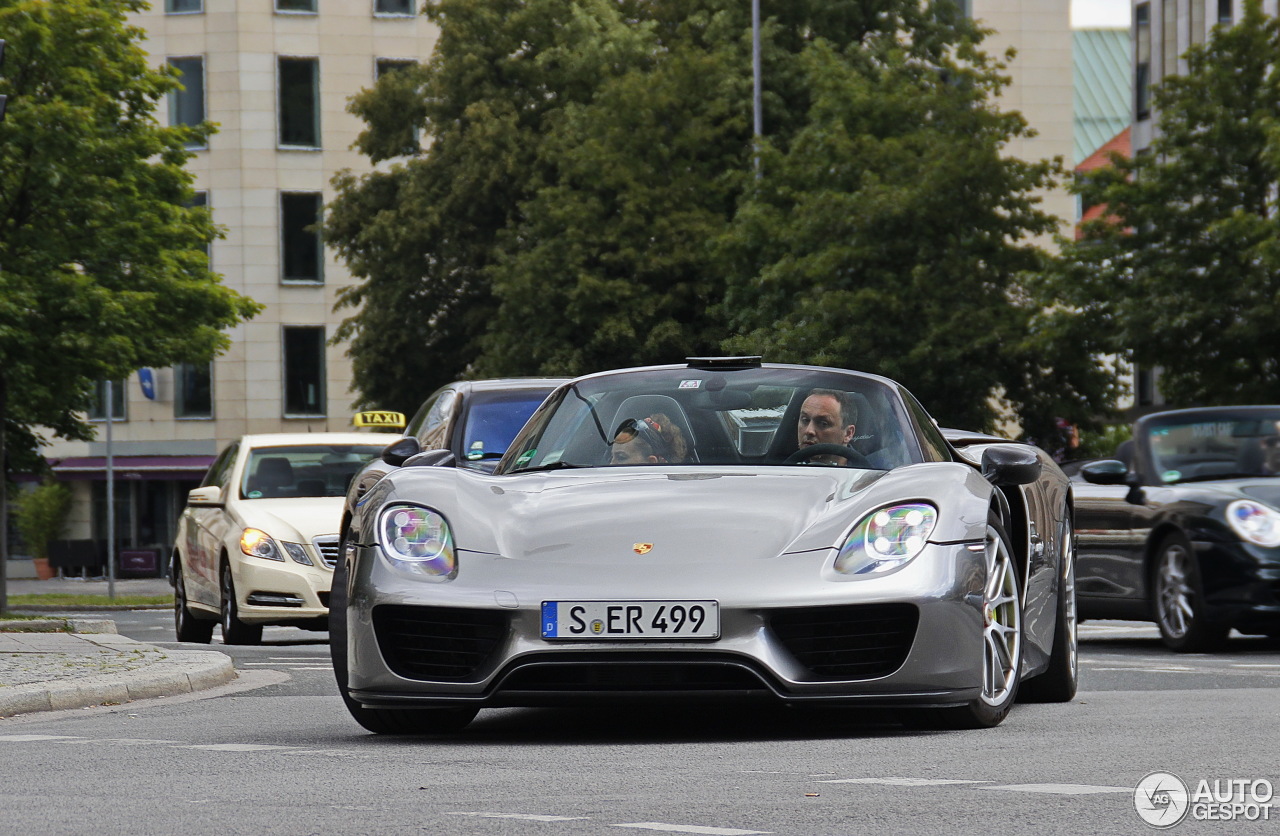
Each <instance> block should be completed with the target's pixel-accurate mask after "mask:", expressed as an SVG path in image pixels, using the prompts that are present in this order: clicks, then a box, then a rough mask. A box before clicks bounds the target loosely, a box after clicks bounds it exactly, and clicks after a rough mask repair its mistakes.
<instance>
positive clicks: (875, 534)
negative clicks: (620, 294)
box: [330, 357, 1076, 734]
mask: <svg viewBox="0 0 1280 836" xmlns="http://www.w3.org/2000/svg"><path fill="white" fill-rule="evenodd" d="M452 463H453V458H452V457H449V456H440V455H438V451H437V452H428V453H423V454H420V455H419V456H416V457H413V458H410V459H408V460H407V461H404V462H403V464H402V466H399V467H395V468H392V469H391V470H390V471H389V472H388V473H387V475H386V476H385V477H383V478H382V479H381V480H380V481H378V482H377V483H376V484H374V485H373V486H371V487H370V486H367V485H366V486H363V490H361V489H360V488H355V487H353V489H352V490H351V492H350V493H349V494H348V497H347V505H346V510H345V512H344V517H343V522H342V534H341V538H342V540H341V543H342V545H341V554H340V559H339V561H338V567H337V569H336V575H335V580H334V587H333V597H332V601H331V624H330V631H331V642H332V650H333V660H334V668H335V673H336V676H337V679H338V685H339V687H340V690H341V692H342V696H343V699H344V700H345V702H346V704H347V707H348V709H349V710H350V712H351V714H352V716H353V717H354V718H355V719H356V721H357V722H359V723H360V724H361V725H362V726H364V727H365V728H367V729H369V730H371V731H374V732H378V733H386V734H425V733H436V732H448V731H456V730H458V729H461V728H462V727H463V726H465V725H466V724H467V723H469V722H470V721H471V720H472V719H473V718H474V717H475V715H476V713H477V712H478V711H479V709H481V708H486V707H496V706H534V705H571V704H583V703H600V702H604V701H609V700H614V701H619V700H640V701H645V702H654V701H659V700H685V701H688V700H703V701H707V700H711V701H716V700H719V701H729V700H765V701H774V702H777V703H789V704H797V705H800V704H853V705H867V706H894V707H904V708H909V709H912V711H911V712H910V713H909V714H908V715H906V716H909V717H911V718H914V719H915V720H917V721H920V720H923V721H924V722H925V723H927V724H929V725H936V726H939V727H948V728H978V727H989V726H994V725H996V724H998V723H1000V722H1001V721H1002V720H1003V719H1004V718H1005V716H1006V715H1007V714H1008V713H1009V710H1010V709H1011V707H1012V705H1013V703H1014V701H1015V700H1016V699H1017V698H1018V696H1019V694H1021V697H1022V698H1023V699H1024V700H1025V699H1039V700H1043V701H1066V700H1070V699H1071V698H1072V697H1073V696H1074V695H1075V690H1076V622H1075V596H1074V575H1073V550H1074V546H1073V540H1072V516H1071V502H1072V499H1071V485H1070V483H1069V482H1068V480H1067V479H1066V477H1065V476H1064V475H1063V474H1062V472H1061V471H1060V470H1059V469H1058V468H1057V466H1056V465H1054V464H1053V462H1052V461H1051V460H1050V459H1049V458H1047V457H1046V456H1045V455H1044V454H1043V453H1042V452H1040V451H1039V450H1037V449H1035V448H1033V447H1030V446H1027V445H1021V444H1016V443H1014V442H1009V441H1005V440H1003V439H999V438H995V437H992V436H986V435H978V434H967V433H960V432H953V431H948V432H947V433H945V434H944V432H943V431H940V430H939V429H938V428H937V426H936V424H935V422H934V420H933V419H932V418H930V417H929V415H928V413H926V412H925V410H924V409H923V408H922V407H921V406H920V404H919V403H918V402H917V401H916V400H915V398H913V397H912V396H911V394H910V393H908V392H907V391H906V390H905V389H904V388H902V387H901V386H900V385H898V384H897V383H894V382H893V381H891V380H887V379H885V378H881V377H875V376H872V375H867V374H859V373H855V372H850V371H845V370H841V369H830V368H818V367H810V366H787V365H774V364H762V363H761V362H760V360H759V358H750V357H733V358H694V359H690V361H689V362H688V363H687V364H682V365H672V366H662V367H652V368H639V369H626V370H621V371H611V372H604V373H600V374H593V375H589V376H586V377H582V378H578V379H577V380H574V381H571V382H569V383H567V384H565V385H563V386H561V387H559V388H558V389H557V390H556V391H555V392H554V393H552V395H551V396H550V397H549V398H548V399H547V401H546V402H545V403H544V404H543V405H542V406H541V407H540V408H539V409H538V410H537V411H536V412H535V413H534V414H533V416H532V417H531V418H530V419H529V423H528V424H526V425H525V427H524V429H523V430H522V431H521V432H520V434H519V435H518V436H517V437H516V439H515V440H514V441H513V442H512V445H511V447H510V449H509V450H508V451H507V453H506V455H505V456H504V457H503V458H502V460H501V461H500V462H499V464H498V467H497V469H496V470H495V471H494V472H493V473H492V474H488V473H483V472H480V471H477V470H473V469H468V468H460V467H454V466H452Z"/></svg>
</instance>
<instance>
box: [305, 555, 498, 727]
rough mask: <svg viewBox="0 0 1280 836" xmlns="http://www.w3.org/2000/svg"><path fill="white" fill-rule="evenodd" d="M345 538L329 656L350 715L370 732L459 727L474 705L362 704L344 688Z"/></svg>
mask: <svg viewBox="0 0 1280 836" xmlns="http://www.w3.org/2000/svg"><path fill="white" fill-rule="evenodd" d="M349 560H350V557H349V555H348V554H347V538H346V534H345V533H344V534H343V537H342V540H341V541H339V544H338V563H337V565H336V566H335V567H334V569H333V586H332V588H331V590H330V592H329V656H330V657H331V658H332V659H333V677H334V679H335V680H336V681H337V683H338V693H339V694H341V695H342V702H343V704H344V705H346V707H347V711H348V712H349V713H350V714H351V717H352V719H354V720H355V721H356V722H357V723H359V724H360V725H361V726H362V727H363V728H365V729H367V730H368V731H371V732H373V733H374V734H403V735H410V734H448V733H449V732H456V731H461V730H462V729H464V728H465V727H466V726H467V724H468V723H470V722H471V721H472V720H474V719H475V717H476V715H477V714H478V713H479V709H477V708H424V709H409V708H365V707H364V706H362V705H360V703H358V702H356V701H355V700H353V699H352V698H351V692H350V691H349V690H348V689H347V573H348V571H349V570H348V563H349Z"/></svg>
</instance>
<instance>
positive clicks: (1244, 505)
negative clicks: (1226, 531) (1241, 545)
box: [1227, 499, 1280, 547]
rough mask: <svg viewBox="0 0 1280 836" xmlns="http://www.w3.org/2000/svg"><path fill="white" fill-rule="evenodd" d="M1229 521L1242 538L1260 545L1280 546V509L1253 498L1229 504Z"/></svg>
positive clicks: (1233, 529) (1232, 528)
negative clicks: (1277, 509)
mask: <svg viewBox="0 0 1280 836" xmlns="http://www.w3.org/2000/svg"><path fill="white" fill-rule="evenodd" d="M1227 522H1228V523H1229V524H1230V525H1231V530H1232V531H1234V532H1235V533H1236V534H1239V535H1240V537H1241V539H1243V540H1245V541H1246V542H1249V543H1254V544H1256V545H1259V546H1268V547H1274V546H1280V511H1276V510H1275V509H1274V508H1269V507H1267V506H1266V505H1263V504H1262V503H1261V502H1254V501H1253V500H1252V499H1237V500H1236V501H1235V502H1233V503H1231V504H1230V505H1228V506H1227Z"/></svg>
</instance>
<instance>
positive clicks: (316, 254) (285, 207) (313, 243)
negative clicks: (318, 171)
mask: <svg viewBox="0 0 1280 836" xmlns="http://www.w3.org/2000/svg"><path fill="white" fill-rule="evenodd" d="M321 205H322V204H321V199H320V193H319V192H281V193H280V278H281V279H282V280H283V281H286V282H322V281H324V272H323V264H324V258H323V253H324V247H323V245H322V244H321V243H320V219H321Z"/></svg>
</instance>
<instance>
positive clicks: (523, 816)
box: [445, 812, 591, 821]
mask: <svg viewBox="0 0 1280 836" xmlns="http://www.w3.org/2000/svg"><path fill="white" fill-rule="evenodd" d="M445 815H446V816H476V817H477V818H481V819H520V820H521V821H590V820H591V817H590V816H541V815H537V814H536V813H481V812H447V813H445Z"/></svg>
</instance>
